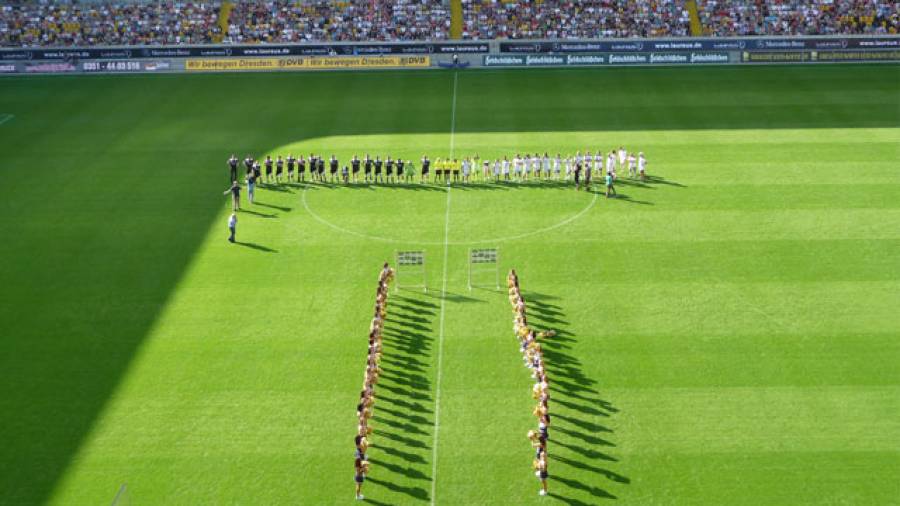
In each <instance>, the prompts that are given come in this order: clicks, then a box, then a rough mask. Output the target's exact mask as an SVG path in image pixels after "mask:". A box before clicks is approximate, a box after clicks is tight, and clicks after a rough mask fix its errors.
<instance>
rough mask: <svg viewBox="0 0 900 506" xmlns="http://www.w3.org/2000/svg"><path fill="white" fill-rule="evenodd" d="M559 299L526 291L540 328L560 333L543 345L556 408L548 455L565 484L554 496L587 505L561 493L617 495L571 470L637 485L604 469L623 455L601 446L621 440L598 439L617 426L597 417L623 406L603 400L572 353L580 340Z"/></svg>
mask: <svg viewBox="0 0 900 506" xmlns="http://www.w3.org/2000/svg"><path fill="white" fill-rule="evenodd" d="M554 299H555V297H553V296H550V295H546V294H540V293H526V294H525V300H526V301H527V304H528V320H529V323H531V324H532V325H533V326H534V327H535V328H554V329H555V330H556V331H557V334H556V335H555V336H553V337H550V338H547V339H546V340H544V341H543V345H542V347H543V353H544V358H545V360H546V365H545V367H546V369H547V371H548V372H549V375H550V391H551V401H550V405H551V408H550V412H551V416H552V419H553V424H552V425H551V427H550V432H551V437H550V440H549V445H550V450H549V452H548V454H549V457H550V459H551V460H552V461H553V462H555V463H556V465H554V466H553V468H554V469H555V470H553V471H551V473H550V481H551V484H558V485H562V486H563V487H564V488H563V490H562V491H561V490H559V489H558V488H556V487H553V486H552V485H551V490H553V492H552V493H551V494H550V495H551V496H552V497H555V498H556V499H558V500H560V501H562V502H565V503H567V504H571V505H581V504H587V503H584V502H582V501H580V500H578V499H574V498H571V497H566V496H565V495H564V493H563V494H561V493H560V492H564V491H565V488H568V489H571V490H574V491H580V492H586V493H588V494H590V495H592V496H593V497H595V498H598V499H616V498H617V497H616V496H615V495H613V494H612V493H610V492H609V491H607V490H604V489H603V488H600V487H598V486H596V485H594V484H590V485H589V484H586V483H583V482H581V481H579V480H577V479H574V478H572V477H571V474H569V473H567V469H568V470H579V471H588V472H590V473H593V474H598V475H601V476H605V477H606V478H607V479H608V480H610V481H612V482H615V483H618V484H629V483H631V480H630V479H629V478H628V477H626V476H623V475H621V474H619V473H616V472H614V471H611V470H609V469H606V468H605V467H601V466H602V465H609V464H613V463H617V462H619V459H618V458H616V457H615V456H613V455H611V454H609V453H606V452H604V451H600V449H599V448H597V447H602V448H604V449H612V448H615V447H616V444H615V443H614V442H613V441H611V440H610V439H605V437H606V436H604V438H601V437H598V434H604V435H606V434H610V435H611V434H613V430H612V429H610V428H608V427H605V426H603V425H600V424H599V423H597V422H596V421H595V420H596V419H597V418H599V417H602V418H611V417H612V416H613V415H614V414H616V413H618V410H617V409H616V408H615V407H613V406H612V404H611V403H609V402H608V401H605V400H602V399H600V392H599V391H598V390H597V388H596V385H597V382H596V381H595V380H593V379H592V378H590V377H588V376H587V374H585V372H584V368H583V366H582V364H581V361H580V360H579V359H578V358H577V357H576V356H574V355H572V354H570V353H569V352H568V351H567V350H569V349H571V348H572V345H574V344H575V343H577V340H576V339H575V338H574V337H573V336H572V335H571V334H570V333H569V332H568V330H567V329H566V328H565V325H566V324H567V323H568V322H567V320H566V318H565V314H564V312H563V310H562V308H561V307H560V306H558V305H556V304H553V303H552V302H550V301H552V300H554ZM554 405H556V406H561V407H563V408H565V409H564V410H563V412H560V410H557V409H554V408H553V406H554ZM555 450H560V451H555Z"/></svg>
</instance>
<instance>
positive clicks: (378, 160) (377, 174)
mask: <svg viewBox="0 0 900 506" xmlns="http://www.w3.org/2000/svg"><path fill="white" fill-rule="evenodd" d="M382 165H384V162H382V161H381V157H380V156H378V155H375V178H374V181H376V182H382V183H383V182H384V180H383V179H381V167H382Z"/></svg>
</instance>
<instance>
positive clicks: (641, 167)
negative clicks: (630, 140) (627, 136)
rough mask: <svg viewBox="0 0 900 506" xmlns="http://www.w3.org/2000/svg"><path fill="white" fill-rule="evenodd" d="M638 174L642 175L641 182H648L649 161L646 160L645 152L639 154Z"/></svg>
mask: <svg viewBox="0 0 900 506" xmlns="http://www.w3.org/2000/svg"><path fill="white" fill-rule="evenodd" d="M637 162H638V173H639V174H640V175H641V181H646V180H647V159H646V158H644V152H643V151H642V152H640V153H638V160H637Z"/></svg>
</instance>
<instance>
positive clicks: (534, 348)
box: [506, 269, 556, 495]
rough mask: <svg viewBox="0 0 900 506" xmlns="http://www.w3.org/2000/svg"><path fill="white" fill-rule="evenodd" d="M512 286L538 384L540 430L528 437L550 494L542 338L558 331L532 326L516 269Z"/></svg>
mask: <svg viewBox="0 0 900 506" xmlns="http://www.w3.org/2000/svg"><path fill="white" fill-rule="evenodd" d="M506 283H507V287H508V289H509V302H510V304H511V305H512V308H513V314H514V318H513V330H514V331H515V333H516V337H517V338H518V339H519V347H520V351H521V352H522V359H523V360H524V362H525V367H527V368H529V369H531V377H532V378H533V379H534V386H533V387H532V390H531V395H532V397H533V398H534V400H536V401H537V403H538V404H537V406H535V408H534V411H533V412H532V414H533V415H534V416H535V417H536V418H537V421H538V428H537V430H530V431H528V439H529V440H530V441H531V446H532V448H534V450H535V454H534V460H533V461H532V464H531V465H532V468H533V469H534V475H535V476H536V477H537V478H538V479H539V480H540V481H541V490H540V492H539V494H540V495H547V477H548V476H549V475H548V474H547V440H548V439H550V433H549V430H550V406H549V403H550V380H549V378H548V377H547V371H546V370H545V369H544V357H543V352H542V351H541V344H540V343H539V342H538V339H544V338H547V337H552V336H554V335H556V332H554V331H553V330H548V331H545V332H538V331H535V330H534V329H532V328H530V327H529V326H528V318H527V316H526V314H525V313H526V311H525V310H526V308H525V298H524V297H522V292H521V290H520V289H519V277H518V275H517V274H516V271H515V269H512V270H510V271H509V275H508V276H507V277H506Z"/></svg>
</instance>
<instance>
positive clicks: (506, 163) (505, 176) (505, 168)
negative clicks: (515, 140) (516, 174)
mask: <svg viewBox="0 0 900 506" xmlns="http://www.w3.org/2000/svg"><path fill="white" fill-rule="evenodd" d="M503 179H504V180H505V181H509V160H507V158H506V157H505V156H504V157H503Z"/></svg>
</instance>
